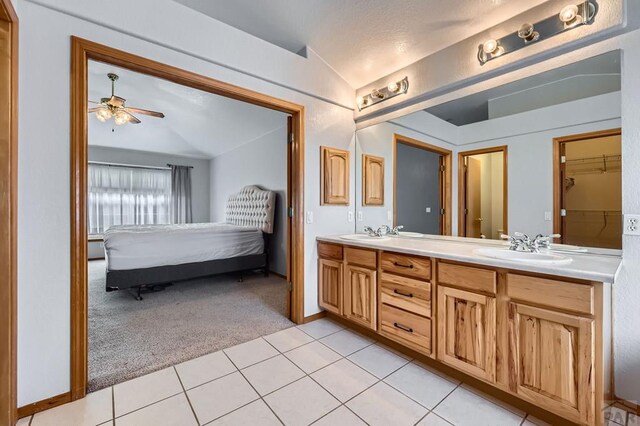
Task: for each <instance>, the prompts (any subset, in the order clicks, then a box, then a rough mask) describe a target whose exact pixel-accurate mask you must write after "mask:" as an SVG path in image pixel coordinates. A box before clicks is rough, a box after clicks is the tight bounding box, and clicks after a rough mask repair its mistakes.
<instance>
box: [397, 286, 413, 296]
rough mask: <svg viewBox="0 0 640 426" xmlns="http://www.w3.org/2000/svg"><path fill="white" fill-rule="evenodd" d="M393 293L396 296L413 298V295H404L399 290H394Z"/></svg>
mask: <svg viewBox="0 0 640 426" xmlns="http://www.w3.org/2000/svg"><path fill="white" fill-rule="evenodd" d="M393 292H394V293H395V294H399V295H400V296H404V297H413V293H403V292H401V291H400V290H398V289H397V288H396V289H395V290H393Z"/></svg>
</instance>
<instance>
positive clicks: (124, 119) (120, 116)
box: [113, 111, 129, 126]
mask: <svg viewBox="0 0 640 426" xmlns="http://www.w3.org/2000/svg"><path fill="white" fill-rule="evenodd" d="M113 120H114V121H115V123H116V125H118V126H122V125H123V124H126V123H128V122H129V116H128V115H127V113H126V112H124V111H118V112H116V115H115V116H114V118H113Z"/></svg>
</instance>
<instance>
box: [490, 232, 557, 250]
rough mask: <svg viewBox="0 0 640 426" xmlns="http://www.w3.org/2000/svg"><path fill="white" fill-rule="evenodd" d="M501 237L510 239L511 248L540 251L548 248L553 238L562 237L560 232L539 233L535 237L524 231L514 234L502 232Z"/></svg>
mask: <svg viewBox="0 0 640 426" xmlns="http://www.w3.org/2000/svg"><path fill="white" fill-rule="evenodd" d="M500 238H502V239H503V240H507V241H509V250H514V251H528V252H531V253H539V252H540V249H548V248H549V246H550V245H551V240H552V239H553V238H560V234H551V235H542V234H538V235H536V236H535V237H534V238H533V239H531V238H529V236H528V235H527V234H523V233H522V232H514V233H513V236H511V235H506V234H502V235H500Z"/></svg>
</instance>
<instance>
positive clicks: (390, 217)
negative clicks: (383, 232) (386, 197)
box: [387, 210, 393, 220]
mask: <svg viewBox="0 0 640 426" xmlns="http://www.w3.org/2000/svg"><path fill="white" fill-rule="evenodd" d="M387 220H393V212H392V211H391V210H387Z"/></svg>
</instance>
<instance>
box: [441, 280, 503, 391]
mask: <svg viewBox="0 0 640 426" xmlns="http://www.w3.org/2000/svg"><path fill="white" fill-rule="evenodd" d="M437 346H438V359H440V360H441V361H442V362H445V363H447V364H449V365H451V366H453V367H455V368H457V369H459V370H462V371H464V372H465V373H468V374H471V375H473V376H476V377H479V378H481V379H484V380H487V381H489V382H495V375H496V299H495V298H494V297H488V296H483V295H480V294H476V293H471V292H468V291H463V290H457V289H453V288H449V287H443V286H440V287H438V345H437Z"/></svg>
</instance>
